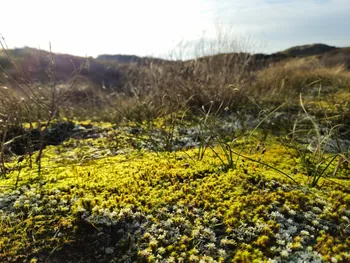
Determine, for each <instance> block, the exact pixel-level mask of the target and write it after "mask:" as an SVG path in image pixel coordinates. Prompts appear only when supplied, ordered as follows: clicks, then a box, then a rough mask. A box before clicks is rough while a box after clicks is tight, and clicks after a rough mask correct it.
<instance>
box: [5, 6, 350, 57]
mask: <svg viewBox="0 0 350 263" xmlns="http://www.w3.org/2000/svg"><path fill="white" fill-rule="evenodd" d="M0 6H1V12H0V34H1V35H2V36H3V37H4V38H5V40H6V43H7V45H8V46H9V48H14V47H23V46H29V47H34V48H40V49H44V50H48V49H49V43H51V47H52V51H53V52H57V53H69V54H73V55H79V56H93V57H95V56H97V55H99V54H134V55H139V56H156V57H169V58H170V57H172V58H183V57H187V56H198V55H205V54H207V53H210V52H212V53H215V52H218V51H219V52H230V51H231V52H234V51H248V52H254V53H256V52H259V53H272V52H276V51H280V50H283V49H286V48H289V47H291V46H295V45H303V44H312V43H325V44H329V45H334V46H340V47H341V46H350V15H349V14H350V0H176V1H174V0H173V1H169V0H123V1H122V0H114V1H113V0H84V1H81V0H69V1H67V0H60V1H56V0H31V1H28V0H1V5H0ZM204 53H205V54H204Z"/></svg>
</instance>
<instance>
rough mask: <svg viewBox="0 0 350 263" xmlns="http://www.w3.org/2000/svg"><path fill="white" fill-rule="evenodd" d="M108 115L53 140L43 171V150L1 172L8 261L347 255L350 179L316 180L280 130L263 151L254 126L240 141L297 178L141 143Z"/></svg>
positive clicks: (0, 221)
mask: <svg viewBox="0 0 350 263" xmlns="http://www.w3.org/2000/svg"><path fill="white" fill-rule="evenodd" d="M94 125H95V124H94ZM100 125H103V126H105V127H106V128H108V129H109V132H108V133H107V135H106V136H104V137H102V138H98V139H79V140H76V139H70V140H69V141H66V142H64V143H63V144H62V145H60V146H49V147H47V148H46V149H45V150H44V155H43V158H42V164H41V166H42V170H41V172H40V174H39V173H38V167H37V164H35V162H34V160H35V155H34V156H33V157H32V160H33V162H32V164H31V166H32V167H30V160H29V157H26V158H25V160H24V161H23V162H21V163H19V164H18V163H17V162H16V160H13V161H12V162H9V163H7V165H8V166H9V167H12V168H17V169H13V170H12V171H11V172H9V173H7V174H6V175H3V176H2V178H1V180H0V189H1V194H0V261H1V262H323V261H326V262H349V261H350V253H349V248H350V238H349V237H350V195H349V187H350V181H349V180H345V179H343V180H341V179H337V178H331V181H330V179H329V178H326V179H325V180H324V179H321V180H320V182H319V185H320V186H322V187H321V188H310V187H309V186H308V181H309V177H308V176H306V175H305V169H304V168H303V166H302V165H301V164H300V159H299V157H298V156H297V154H296V152H295V151H294V150H293V149H289V148H287V147H286V146H283V145H282V144H281V143H279V142H278V140H276V138H275V137H269V138H268V139H267V140H265V141H264V142H263V144H264V145H263V148H264V150H263V151H262V147H260V146H259V147H257V145H258V144H259V143H261V142H259V140H258V139H257V138H251V139H250V140H249V141H248V142H245V141H244V140H243V139H242V140H240V141H237V142H236V144H235V145H234V146H232V147H236V148H234V149H236V150H237V151H241V150H242V153H243V154H245V155H246V156H247V157H250V158H253V159H255V160H260V161H261V162H264V163H267V164H269V165H271V166H273V167H276V168H278V169H280V170H282V171H284V172H285V173H287V174H290V175H291V177H292V178H293V179H294V180H295V181H296V182H297V184H296V183H295V182H293V181H292V180H290V179H289V178H287V177H285V176H283V175H282V174H280V173H278V172H276V171H274V170H271V169H269V168H268V167H266V166H264V165H262V164H259V163H256V162H251V161H249V160H248V159H244V158H238V159H236V158H235V160H237V162H235V165H236V167H235V169H228V171H225V170H224V169H222V163H221V162H220V160H219V158H218V156H217V155H216V154H215V153H214V152H213V151H212V150H210V149H207V151H206V153H205V155H204V158H203V159H201V160H198V150H199V149H198V148H193V149H187V150H185V149H184V150H179V151H173V152H167V151H164V152H152V151H149V150H147V149H143V148H142V147H135V145H136V146H137V145H139V144H138V142H139V141H140V140H141V139H142V137H141V136H139V137H138V138H135V137H133V136H132V135H131V134H130V133H128V132H127V131H126V130H125V129H124V130H123V129H118V130H113V129H112V127H113V125H109V124H100ZM133 146H134V147H133ZM213 147H214V148H213V149H214V150H215V152H217V153H218V154H219V156H222V157H223V156H224V152H223V151H222V148H220V147H219V146H213ZM135 148H136V149H135ZM332 169H334V165H333V164H332V165H331V168H330V171H332ZM340 173H341V175H342V177H347V176H348V173H349V170H346V169H345V170H342V171H340ZM327 176H328V174H327Z"/></svg>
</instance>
